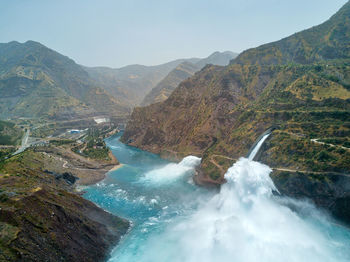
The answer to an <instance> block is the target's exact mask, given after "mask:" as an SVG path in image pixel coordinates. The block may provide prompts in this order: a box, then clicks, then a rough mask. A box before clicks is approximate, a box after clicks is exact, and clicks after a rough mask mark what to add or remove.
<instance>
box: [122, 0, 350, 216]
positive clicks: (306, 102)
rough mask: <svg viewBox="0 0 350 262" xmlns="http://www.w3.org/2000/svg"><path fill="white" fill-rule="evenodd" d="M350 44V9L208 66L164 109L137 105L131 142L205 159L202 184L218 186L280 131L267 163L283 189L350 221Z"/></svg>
mask: <svg viewBox="0 0 350 262" xmlns="http://www.w3.org/2000/svg"><path fill="white" fill-rule="evenodd" d="M349 47H350V2H347V4H345V5H344V7H343V8H341V9H340V10H339V12H337V13H336V14H335V15H334V16H333V17H331V18H330V19H329V20H328V21H327V22H325V23H323V24H321V25H319V26H316V27H313V28H311V29H308V30H305V31H302V32H300V33H297V34H294V35H292V36H290V37H288V38H285V39H282V40H280V41H277V42H274V43H270V44H266V45H263V46H260V47H258V48H254V49H250V50H247V51H245V52H243V53H242V54H240V55H239V56H238V57H237V58H235V59H234V60H232V61H231V63H230V65H228V66H226V67H218V66H207V67H205V68H204V69H202V70H201V71H200V72H198V73H196V74H195V75H194V76H192V77H190V78H189V79H187V80H185V81H183V82H182V83H181V84H180V85H179V86H178V87H177V88H176V89H175V90H174V91H173V92H172V94H171V95H170V97H169V98H168V99H167V100H165V101H164V102H161V103H157V104H153V105H150V106H147V107H142V108H135V109H134V111H133V113H132V116H131V120H130V121H129V123H128V125H127V127H126V130H125V132H124V135H123V137H122V141H124V142H126V143H128V144H130V145H132V146H137V147H139V148H142V149H145V150H149V151H152V152H155V153H160V154H161V155H162V156H164V157H168V158H174V159H181V158H182V157H184V156H187V155H197V156H200V157H202V162H201V166H200V168H199V169H198V173H197V175H196V176H195V177H194V178H195V180H196V182H197V183H199V184H205V185H211V186H212V185H215V184H216V185H219V184H222V183H224V182H225V180H224V174H225V172H226V170H227V169H228V168H229V167H230V166H231V165H232V164H233V163H234V162H235V159H237V158H239V157H241V156H245V155H246V154H247V153H248V151H249V149H250V148H251V146H252V145H253V144H254V142H255V141H256V139H257V138H258V137H259V136H260V135H261V134H262V133H263V132H264V131H266V130H267V129H269V128H274V131H273V132H272V134H271V136H270V137H269V139H268V140H267V141H266V142H265V144H264V146H263V147H262V149H261V152H260V154H259V155H258V156H257V160H259V161H262V162H264V163H266V164H268V165H269V166H270V167H272V168H274V172H273V173H272V178H273V180H274V182H275V184H276V186H277V188H278V189H279V191H280V192H281V193H283V194H287V195H289V196H294V197H309V198H311V199H313V200H314V201H315V203H316V204H318V205H321V206H322V207H324V208H327V209H328V210H330V211H331V212H332V213H333V214H334V215H335V216H337V217H338V218H341V219H343V220H345V221H347V222H349V223H350V210H349V209H348V208H347V209H343V207H345V206H346V205H347V207H349V205H350V194H348V193H347V194H345V195H343V194H342V193H341V192H350V191H349V188H348V187H347V185H348V184H350V181H349V179H348V178H347V176H348V175H349V174H350V139H349V138H350V48H349ZM344 174H345V175H347V176H343V175H344ZM339 175H341V177H342V178H344V179H340V176H339ZM343 180H344V181H343ZM345 180H347V182H345Z"/></svg>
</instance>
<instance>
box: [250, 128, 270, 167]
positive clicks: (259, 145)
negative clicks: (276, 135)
mask: <svg viewBox="0 0 350 262" xmlns="http://www.w3.org/2000/svg"><path fill="white" fill-rule="evenodd" d="M269 135H270V133H268V134H266V135H264V136H263V137H262V138H261V139H260V140H259V142H258V143H257V144H256V146H255V147H254V148H253V150H252V151H251V152H250V154H249V156H248V159H249V160H254V158H255V156H256V154H257V153H258V152H259V150H260V147H261V146H262V145H263V144H264V142H265V140H266V139H267V138H268V137H269Z"/></svg>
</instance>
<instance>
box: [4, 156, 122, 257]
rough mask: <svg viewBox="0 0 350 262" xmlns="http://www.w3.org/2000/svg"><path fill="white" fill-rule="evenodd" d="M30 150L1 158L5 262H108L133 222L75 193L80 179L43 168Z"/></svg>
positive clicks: (42, 157)
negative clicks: (114, 248)
mask: <svg viewBox="0 0 350 262" xmlns="http://www.w3.org/2000/svg"><path fill="white" fill-rule="evenodd" d="M44 161H51V162H53V161H55V160H54V159H53V158H51V159H50V158H48V157H47V156H45V155H44V154H43V153H38V152H34V151H31V150H28V151H25V152H24V153H21V154H20V155H17V156H15V157H12V158H10V159H8V160H5V161H2V162H0V185H1V190H0V261H91V262H95V261H105V259H107V257H108V254H109V251H110V249H111V248H112V247H113V246H114V245H116V244H117V242H118V241H119V240H120V237H121V236H122V235H123V234H125V233H126V232H127V230H128V228H129V222H128V221H126V220H124V219H121V218H118V217H115V216H113V215H111V214H110V213H107V212H105V211H104V210H102V209H101V208H99V207H97V206H96V205H94V204H93V203H91V202H89V201H87V200H85V199H83V198H82V197H80V196H79V195H78V194H76V193H74V192H73V188H72V183H74V182H75V181H76V178H75V177H74V176H72V175H71V174H68V173H65V174H62V175H59V174H56V173H52V172H48V171H43V170H42V167H43V165H44V163H43V162H44Z"/></svg>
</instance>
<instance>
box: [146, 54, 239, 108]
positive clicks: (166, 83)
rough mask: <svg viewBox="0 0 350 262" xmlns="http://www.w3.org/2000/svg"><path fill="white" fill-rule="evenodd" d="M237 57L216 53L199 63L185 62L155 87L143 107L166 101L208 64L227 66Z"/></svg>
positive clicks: (147, 96)
mask: <svg viewBox="0 0 350 262" xmlns="http://www.w3.org/2000/svg"><path fill="white" fill-rule="evenodd" d="M236 56H237V54H235V53H233V52H230V51H225V52H222V53H221V52H215V53H213V54H211V55H210V56H208V57H207V58H203V59H201V60H200V61H198V62H197V63H195V64H193V63H189V62H184V63H182V64H180V65H179V66H178V67H176V68H175V69H174V70H173V71H171V72H170V73H169V74H168V75H167V76H166V77H165V78H164V79H163V80H162V81H160V82H159V84H158V85H157V86H156V87H154V88H153V89H152V90H151V91H150V92H149V93H148V94H147V95H146V97H145V98H144V100H143V101H142V103H141V106H146V105H150V104H154V103H158V102H163V101H164V100H166V99H167V98H168V97H169V96H170V94H171V93H172V92H173V91H174V90H175V88H176V87H177V86H178V85H179V84H180V83H181V82H182V81H184V80H185V79H187V78H189V77H190V76H193V75H194V73H195V72H197V71H199V70H200V69H202V68H203V67H204V66H205V65H207V64H213V65H221V66H225V65H228V63H229V62H230V61H231V60H232V59H233V58H235V57H236Z"/></svg>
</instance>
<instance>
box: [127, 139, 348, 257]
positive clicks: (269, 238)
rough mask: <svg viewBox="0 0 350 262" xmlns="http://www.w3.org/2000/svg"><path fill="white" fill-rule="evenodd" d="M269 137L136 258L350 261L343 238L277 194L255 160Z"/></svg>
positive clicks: (158, 235)
mask: <svg viewBox="0 0 350 262" xmlns="http://www.w3.org/2000/svg"><path fill="white" fill-rule="evenodd" d="M267 137H268V135H266V136H264V137H263V138H262V139H261V140H260V141H259V143H258V144H257V145H256V147H255V148H254V149H253V151H252V153H251V154H250V156H249V159H247V158H241V159H239V160H238V161H237V162H236V163H235V164H234V165H233V166H232V167H231V168H229V169H228V171H227V173H226V174H225V178H226V180H227V183H226V184H224V185H223V186H222V187H221V191H220V193H219V194H217V195H215V196H214V197H213V198H212V199H211V200H210V201H209V202H207V203H205V204H203V205H202V206H201V207H199V208H198V209H197V210H196V211H194V212H193V213H192V214H190V215H188V216H187V217H181V218H178V222H177V223H176V225H174V224H171V225H169V226H168V227H167V228H166V229H165V230H164V232H161V233H159V234H157V235H154V236H153V237H152V238H151V239H150V240H149V241H148V242H147V244H146V246H145V247H144V249H143V250H144V252H143V253H142V254H138V255H137V258H136V257H135V261H159V262H160V261H170V262H174V261H176V262H197V261H201V262H216V261H220V262H226V261H227V262H228V261H230V262H232V261H233V262H277V261H278V262H280V261H283V262H302V261H305V262H332V261H337V262H339V261H349V258H350V257H349V251H348V246H346V244H345V243H344V242H343V241H338V240H337V238H334V237H333V236H329V235H328V234H326V233H323V232H322V230H321V228H322V227H319V226H318V225H317V223H314V222H312V221H311V222H310V220H311V219H305V218H302V217H300V215H298V214H297V213H296V212H294V211H292V210H291V209H290V208H288V207H287V206H286V205H283V204H281V202H283V201H279V200H277V199H276V197H274V195H273V191H274V190H276V188H275V186H274V183H273V181H272V180H271V178H270V176H269V174H270V173H271V171H272V170H271V169H270V168H269V167H268V166H266V165H263V164H261V163H258V162H255V161H252V159H253V158H254V157H255V155H256V153H257V152H258V151H259V149H260V147H261V145H262V144H263V143H264V141H265V139H266V138H267ZM177 167H179V166H177ZM166 175H168V174H164V173H163V176H166ZM287 202H288V200H287V199H284V203H287ZM299 205H303V202H299ZM309 208H311V209H312V208H313V207H309ZM315 213H316V212H315ZM327 223H328V222H327ZM327 226H329V227H330V224H329V223H328V224H326V227H327ZM129 261H131V260H129Z"/></svg>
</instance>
